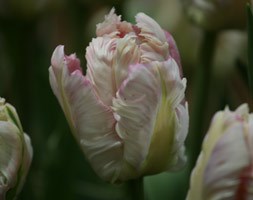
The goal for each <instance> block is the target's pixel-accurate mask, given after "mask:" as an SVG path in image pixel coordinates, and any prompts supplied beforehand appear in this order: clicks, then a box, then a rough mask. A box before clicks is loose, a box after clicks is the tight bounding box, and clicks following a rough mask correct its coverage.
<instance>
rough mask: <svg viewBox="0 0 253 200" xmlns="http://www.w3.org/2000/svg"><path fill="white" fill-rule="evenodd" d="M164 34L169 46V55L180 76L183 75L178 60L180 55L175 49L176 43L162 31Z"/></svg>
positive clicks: (168, 34)
mask: <svg viewBox="0 0 253 200" xmlns="http://www.w3.org/2000/svg"><path fill="white" fill-rule="evenodd" d="M164 33H165V36H166V39H167V43H168V44H169V54H170V56H171V57H172V58H173V59H174V60H175V61H176V63H177V65H178V66H179V69H180V74H181V76H182V74H183V73H182V66H181V59H180V54H179V51H178V48H177V44H176V41H175V40H174V38H173V36H172V35H171V34H170V33H169V32H167V31H164Z"/></svg>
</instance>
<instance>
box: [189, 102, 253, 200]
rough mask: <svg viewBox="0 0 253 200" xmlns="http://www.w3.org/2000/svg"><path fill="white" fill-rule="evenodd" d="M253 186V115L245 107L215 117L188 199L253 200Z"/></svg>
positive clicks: (206, 138)
mask: <svg viewBox="0 0 253 200" xmlns="http://www.w3.org/2000/svg"><path fill="white" fill-rule="evenodd" d="M252 184H253V115H252V114H249V109H248V106H247V105H246V104H244V105H241V106H240V107H239V108H237V110H236V111H234V112H232V111H230V110H229V109H228V108H226V109H225V110H224V111H220V112H217V113H216V114H215V116H214V117H213V120H212V123H211V125H210V128H209V131H208V133H207V135H206V137H205V140H204V142H203V146H202V152H201V154H200V155H199V158H198V161H197V164H196V166H195V168H194V170H193V172H192V175H191V185H190V190H189V192H188V197H187V199H188V200H203V199H235V200H237V199H238V200H246V199H252V198H253V190H252Z"/></svg>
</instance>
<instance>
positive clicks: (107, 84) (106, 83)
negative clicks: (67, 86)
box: [86, 37, 117, 105]
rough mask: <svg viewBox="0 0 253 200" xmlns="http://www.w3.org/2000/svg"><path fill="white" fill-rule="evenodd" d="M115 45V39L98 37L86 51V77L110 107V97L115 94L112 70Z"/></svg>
mask: <svg viewBox="0 0 253 200" xmlns="http://www.w3.org/2000/svg"><path fill="white" fill-rule="evenodd" d="M116 45H117V39H111V38H107V37H104V38H102V37H98V38H96V39H93V40H92V42H91V43H90V45H89V46H88V47H87V49H86V59H87V66H88V70H87V77H88V78H89V79H90V80H91V82H92V84H93V85H94V87H96V91H97V93H98V95H99V97H100V98H101V100H102V101H103V102H104V103H105V104H106V105H111V101H112V97H113V96H114V95H115V93H116V86H115V82H114V80H113V77H114V75H113V69H112V64H113V58H114V55H115V49H116Z"/></svg>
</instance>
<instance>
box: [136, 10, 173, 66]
mask: <svg viewBox="0 0 253 200" xmlns="http://www.w3.org/2000/svg"><path fill="white" fill-rule="evenodd" d="M136 22H137V27H138V28H139V29H140V33H139V34H138V35H139V36H140V37H139V39H140V40H141V44H140V50H141V54H142V56H141V61H142V62H143V63H148V62H150V61H164V60H167V58H168V55H169V51H168V43H167V40H166V36H165V33H164V31H163V30H162V29H161V27H160V26H159V24H157V22H156V21H154V20H153V19H152V18H150V17H148V16H147V15H145V14H144V13H139V14H138V15H137V16H136Z"/></svg>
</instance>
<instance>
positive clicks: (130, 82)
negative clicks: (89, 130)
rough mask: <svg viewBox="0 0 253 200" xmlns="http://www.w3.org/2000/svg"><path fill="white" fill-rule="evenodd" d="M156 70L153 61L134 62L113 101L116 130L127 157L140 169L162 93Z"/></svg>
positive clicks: (145, 154)
mask: <svg viewBox="0 0 253 200" xmlns="http://www.w3.org/2000/svg"><path fill="white" fill-rule="evenodd" d="M154 74H155V69H154V68H153V66H152V65H147V66H144V65H141V64H139V65H134V66H131V69H130V72H129V75H128V77H127V79H126V80H125V81H124V82H123V84H122V86H121V88H120V90H119V91H118V92H117V96H116V98H115V99H113V104H112V109H113V111H114V115H115V119H116V120H117V124H116V131H117V133H118V135H119V137H120V138H121V139H122V140H123V141H124V159H125V160H126V161H127V162H128V163H130V164H131V165H132V166H133V167H135V168H137V169H140V167H141V165H142V163H143V161H144V160H145V158H146V156H147V154H148V149H149V145H150V140H151V136H152V133H153V129H154V123H155V117H156V114H157V109H158V106H159V102H160V97H161V90H160V87H159V86H160V85H159V82H158V81H157V78H156V76H155V75H154Z"/></svg>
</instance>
